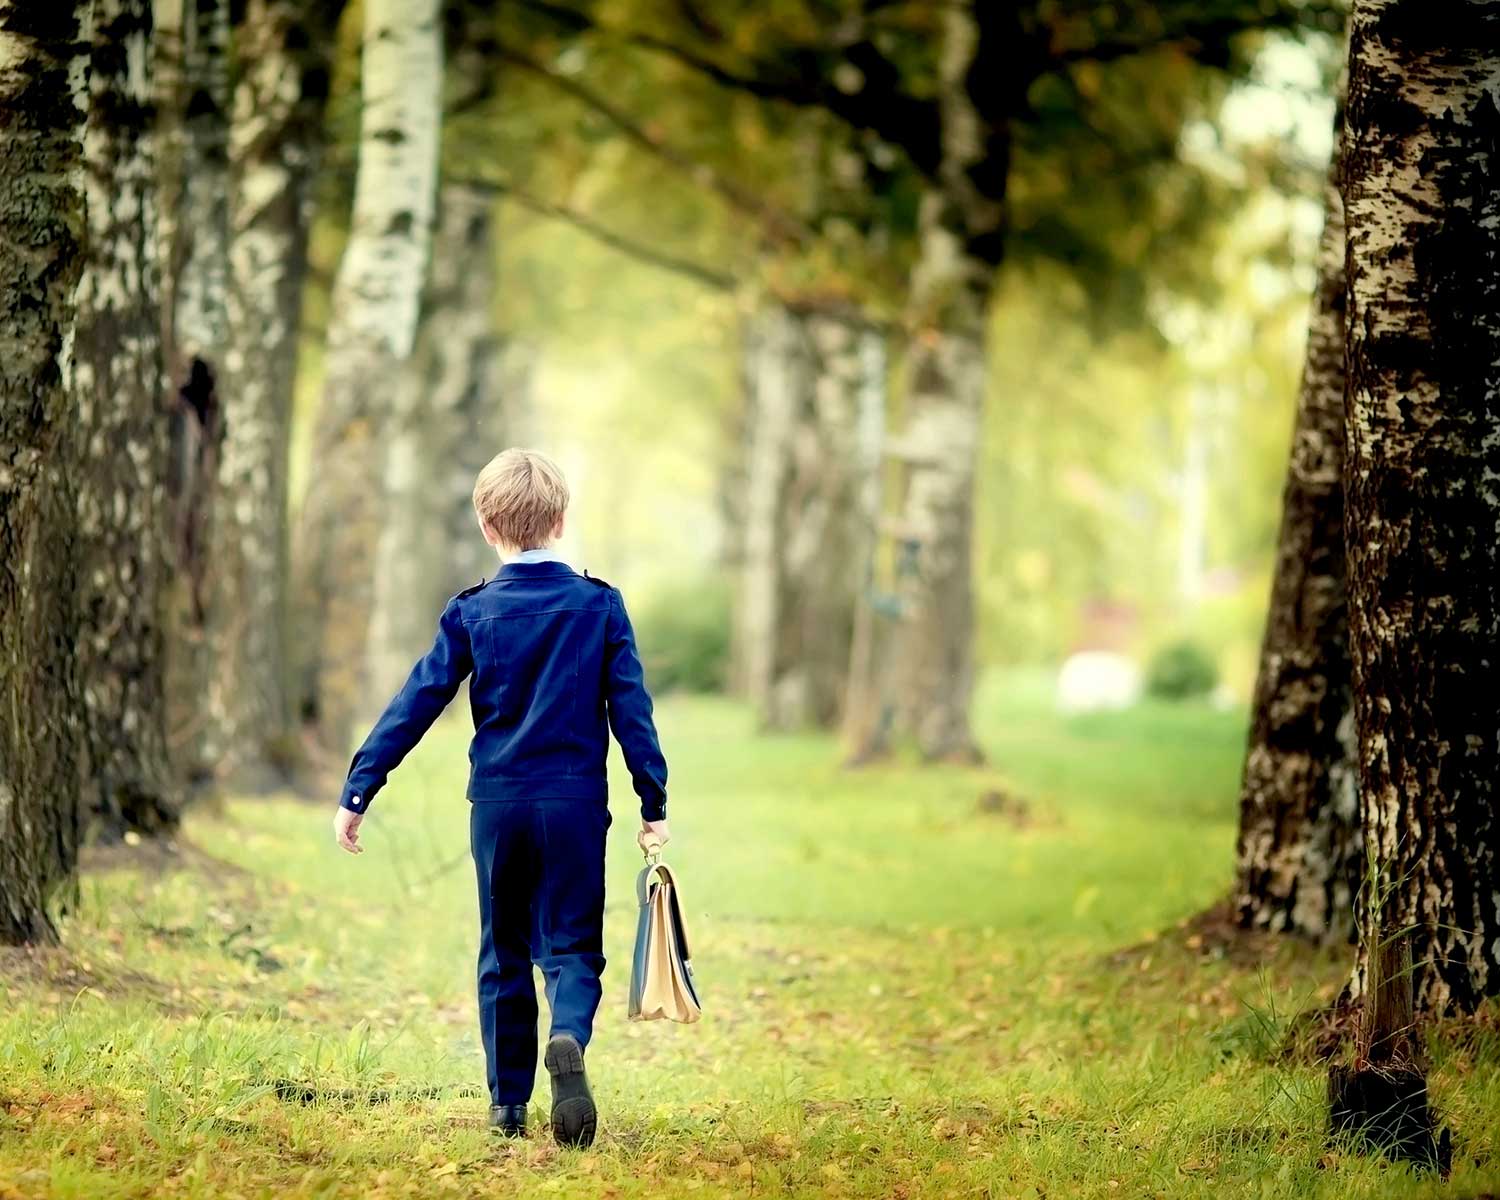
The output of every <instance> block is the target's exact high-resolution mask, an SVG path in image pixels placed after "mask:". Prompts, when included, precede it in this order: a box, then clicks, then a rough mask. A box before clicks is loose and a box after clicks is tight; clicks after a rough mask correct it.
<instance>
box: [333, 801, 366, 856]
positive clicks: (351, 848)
mask: <svg viewBox="0 0 1500 1200" xmlns="http://www.w3.org/2000/svg"><path fill="white" fill-rule="evenodd" d="M364 819H365V815H364V813H357V812H350V811H349V810H348V809H347V808H340V809H338V811H337V812H335V813H334V816H333V837H334V840H335V841H337V842H338V844H339V845H340V846H341V847H342V848H343V849H345V850H347V851H348V852H349V853H350V854H363V853H364V852H365V848H364V847H363V846H361V845H360V844H359V823H360V822H361V821H363V820H364Z"/></svg>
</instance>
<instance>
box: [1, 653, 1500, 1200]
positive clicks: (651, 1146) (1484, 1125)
mask: <svg viewBox="0 0 1500 1200" xmlns="http://www.w3.org/2000/svg"><path fill="white" fill-rule="evenodd" d="M980 712H981V714H982V720H981V733H982V736H983V737H984V739H985V742H986V746H987V748H988V749H989V750H990V751H991V753H992V755H993V757H994V761H995V762H996V763H997V764H1000V765H1001V767H1002V768H1003V770H1002V771H1000V772H995V771H963V770H957V769H953V770H948V769H944V770H936V771H920V770H916V769H914V768H911V767H909V766H905V765H901V764H897V765H893V766H890V767H886V768H882V769H880V770H878V771H872V772H867V773H861V774H856V775H848V774H843V773H840V772H838V771H837V770H836V769H835V768H834V765H833V762H834V760H833V751H832V747H831V745H830V743H828V742H827V741H826V740H824V739H822V738H816V737H807V738H777V739H766V738H758V737H755V736H754V735H753V734H752V731H751V729H750V726H749V722H748V719H747V718H746V716H745V714H744V713H743V712H742V711H741V710H740V709H738V708H736V707H735V706H733V705H729V704H725V703H721V702H715V701H705V700H673V701H669V702H667V703H665V704H664V705H662V710H661V717H662V726H663V735H664V741H665V743H666V745H667V748H668V753H669V756H670V759H671V762H672V766H673V782H674V787H673V796H674V810H673V824H674V829H675V831H676V834H677V842H676V843H675V844H674V846H673V848H672V849H673V851H674V853H673V854H672V858H673V861H674V863H676V864H677V866H678V867H679V869H680V873H681V874H682V875H683V877H684V887H685V890H686V895H687V899H688V901H689V904H690V908H691V911H692V912H693V914H694V922H693V933H694V935H695V950H696V953H695V965H696V966H697V968H698V971H699V976H700V979H701V981H702V985H703V990H704V995H705V999H706V1003H707V1007H708V1016H707V1018H706V1019H705V1021H704V1023H703V1024H702V1025H700V1026H697V1027H693V1028H686V1029H684V1028H678V1027H673V1026H657V1025H652V1026H637V1025H630V1024H628V1023H627V1022H626V1021H625V1020H624V1016H623V1013H624V991H623V989H624V984H625V979H624V975H625V973H626V972H625V969H624V968H623V967H622V964H623V963H624V962H625V959H626V955H627V953H628V946H629V940H630V936H631V931H632V926H633V920H634V912H633V896H632V893H631V880H632V873H633V870H634V865H635V864H634V850H633V846H632V845H631V838H630V837H629V832H630V829H631V827H632V821H631V817H630V813H629V808H628V805H626V804H625V803H624V802H623V797H621V796H617V797H616V807H615V811H616V819H617V829H616V836H615V837H614V838H613V839H612V841H613V843H614V844H613V846H612V848H611V867H610V869H611V875H610V900H609V908H608V914H607V933H606V941H607V949H608V950H609V952H610V954H611V957H612V959H613V964H614V965H613V966H612V967H611V969H610V971H609V972H608V974H607V977H606V994H605V1002H604V1009H603V1011H602V1013H601V1018H600V1022H599V1031H598V1034H597V1036H596V1040H595V1043H594V1047H593V1049H592V1050H591V1064H592V1071H593V1074H594V1076H595V1080H596V1090H597V1092H598V1093H599V1096H600V1100H601V1107H602V1109H603V1114H604V1129H603V1133H602V1135H601V1140H600V1143H599V1144H598V1145H597V1146H596V1147H595V1148H594V1149H593V1150H592V1151H589V1152H586V1153H577V1152H568V1153H562V1152H559V1151H558V1150H556V1149H555V1148H554V1147H553V1146H552V1145H551V1144H550V1142H548V1141H547V1140H546V1139H545V1138H544V1137H542V1136H539V1135H534V1136H533V1137H532V1138H530V1139H528V1140H527V1141H526V1142H524V1143H522V1144H518V1145H504V1146H497V1145H495V1144H494V1143H492V1142H490V1141H489V1140H488V1139H487V1136H486V1134H485V1132H484V1128H483V1115H484V1105H485V1103H486V1101H485V1098H484V1097H483V1096H482V1094H481V1089H480V1087H479V1086H478V1085H479V1084H480V1083H481V1081H482V1065H481V1060H480V1056H479V1048H478V1042H477V1036H476V1033H475V1029H474V1017H473V999H472V966H471V964H472V959H473V954H474V946H473V940H474V927H475V915H474V897H473V895H472V891H473V882H472V876H471V874H470V869H469V864H468V860H467V857H466V853H465V850H466V844H467V843H466V837H467V811H466V805H465V804H464V801H463V799H462V788H463V765H464V763H463V745H464V740H465V736H464V730H463V729H462V728H461V726H460V725H459V724H457V723H450V724H448V725H446V726H444V727H443V728H441V729H440V730H439V731H437V732H436V733H435V735H434V737H433V738H432V739H431V741H430V742H429V744H428V745H426V746H424V747H423V748H422V750H421V751H420V752H419V754H418V755H417V757H416V758H415V759H414V760H413V762H412V763H411V764H409V765H408V766H407V767H406V768H403V770H402V772H401V773H400V775H399V777H398V779H397V780H396V781H395V782H393V784H392V786H391V788H390V790H389V791H388V792H387V793H386V794H385V795H384V796H383V797H382V798H381V800H380V801H379V802H378V804H377V806H376V810H375V814H374V815H373V816H372V817H371V819H370V821H369V822H367V833H366V840H367V841H368V844H369V852H368V853H367V854H365V855H363V856H362V857H361V858H359V859H349V858H347V857H345V856H342V855H339V854H337V852H336V851H335V850H334V849H333V847H332V845H331V842H330V840H329V838H328V836H327V825H328V819H329V816H330V811H329V810H328V808H326V807H317V808H313V807H309V806H305V805H299V804H296V803H293V802H290V801H280V802H243V803H234V804H231V805H230V806H229V808H228V810H227V812H226V813H224V814H222V815H220V816H216V817H208V816H200V817H196V818H195V819H193V820H192V821H191V822H190V825H189V829H188V838H189V840H190V842H191V844H192V846H194V847H196V848H197V852H194V851H190V852H189V853H187V854H185V855H184V856H183V864H182V865H181V866H178V867H174V868H173V869H170V870H166V871H158V870H153V869H151V868H150V866H149V864H148V865H146V866H142V865H139V864H134V865H131V866H129V867H128V868H127V869H115V870H96V871H94V872H91V873H90V874H89V875H87V876H86V877H85V880H84V883H83V887H82V890H81V895H80V897H79V904H78V906H77V909H76V911H75V912H74V914H73V915H72V916H71V918H70V919H69V922H68V925H67V929H66V938H67V943H68V950H67V952H66V953H65V954H52V955H31V956H24V955H10V956H8V957H7V958H5V959H4V960H3V963H0V966H3V969H4V971H5V975H4V977H3V980H0V989H3V997H0V1003H3V1007H0V1197H9V1196H27V1197H30V1196H77V1197H90V1198H93V1197H111V1196H122V1197H123V1196H157V1195H161V1196H202V1197H222V1196H403V1195H410V1196H449V1195H451V1196H460V1195H475V1194H483V1195H497V1196H498V1195H514V1194H537V1195H564V1196H569V1195H571V1196H620V1197H624V1196H643V1197H644V1196H662V1195H667V1196H678V1195H683V1194H687V1193H689V1192H691V1193H696V1194H703V1195H718V1194H734V1195H741V1194H744V1195H749V1194H755V1195H820V1196H821V1195H835V1196H871V1197H887V1196H895V1197H908V1196H925V1195H934V1196H967V1195H980V1196H996V1197H1000V1196H1005V1197H1010V1196H1017V1197H1026V1196H1034V1197H1068V1198H1071V1197H1093V1196H1099V1197H1116V1196H1203V1197H1236V1196H1247V1197H1263V1196H1267V1197H1280V1196H1318V1197H1330V1198H1332V1197H1351V1196H1352V1197H1361V1196H1364V1197H1387V1196H1427V1195H1432V1196H1437V1195H1443V1196H1475V1195H1478V1194H1481V1193H1483V1192H1485V1191H1487V1190H1496V1189H1500V1168H1497V1167H1495V1166H1493V1165H1484V1160H1486V1159H1487V1158H1488V1154H1489V1151H1490V1149H1491V1144H1492V1143H1493V1142H1494V1141H1495V1139H1496V1134H1497V1132H1500V1072H1497V1070H1496V1068H1497V1066H1500V1033H1497V1031H1496V1026H1497V1022H1496V1021H1495V1020H1494V1019H1493V1014H1491V1016H1490V1019H1489V1020H1488V1021H1487V1022H1484V1023H1481V1025H1479V1026H1477V1027H1476V1026H1470V1027H1466V1028H1464V1029H1457V1028H1454V1029H1446V1030H1439V1031H1437V1033H1436V1035H1435V1037H1434V1039H1433V1042H1434V1045H1433V1050H1434V1058H1435V1061H1436V1071H1435V1075H1434V1088H1435V1092H1436V1099H1437V1103H1438V1104H1439V1107H1440V1109H1441V1110H1442V1111H1443V1112H1444V1113H1445V1114H1446V1116H1447V1118H1448V1120H1449V1121H1450V1123H1452V1124H1453V1125H1454V1127H1455V1133H1456V1140H1457V1144H1458V1149H1459V1154H1458V1155H1457V1165H1456V1168H1455V1177H1454V1180H1453V1181H1452V1183H1450V1184H1449V1185H1447V1187H1446V1188H1445V1187H1442V1186H1440V1185H1438V1184H1437V1183H1436V1182H1433V1181H1423V1180H1420V1179H1417V1178H1415V1177H1413V1176H1411V1175H1410V1174H1409V1173H1408V1172H1407V1171H1406V1169H1404V1168H1389V1167H1385V1166H1382V1165H1381V1164H1379V1163H1377V1162H1370V1161H1368V1160H1361V1159H1355V1158H1351V1157H1347V1156H1345V1155H1343V1154H1341V1153H1339V1152H1336V1151H1329V1150H1328V1149H1326V1148H1325V1147H1324V1146H1323V1144H1322V1139H1321V1135H1320V1130H1321V1094H1322V1079H1323V1074H1322V1069H1321V1067H1319V1066H1318V1065H1316V1064H1311V1063H1299V1062H1288V1061H1282V1060H1280V1059H1279V1058H1278V1056H1277V1046H1278V1044H1279V1042H1280V1040H1281V1035H1282V1033H1283V1031H1284V1029H1285V1026H1286V1023H1287V1021H1288V1020H1289V1018H1290V1017H1291V1016H1292V1015H1294V1014H1295V1013H1296V1012H1298V1011H1301V1010H1302V1009H1305V1008H1307V1007H1309V1006H1310V1005H1313V1004H1316V1003H1317V1002H1318V1001H1319V1000H1320V999H1323V998H1327V997H1328V996H1330V995H1332V993H1333V991H1334V989H1335V988H1336V987H1337V984H1338V982H1339V979H1340V975H1341V970H1342V956H1341V955H1339V954H1332V955H1319V954H1315V953H1312V952H1310V951H1305V950H1298V949H1296V948H1290V947H1277V948H1269V949H1268V948H1264V947H1263V948H1260V949H1265V950H1267V953H1268V954H1269V956H1270V957H1269V958H1268V960H1267V961H1265V962H1261V961H1260V960H1259V958H1258V957H1257V956H1256V955H1255V954H1245V953H1241V952H1235V953H1230V954H1226V953H1225V952H1224V951H1223V949H1222V948H1221V947H1218V946H1216V945H1215V944H1214V942H1213V939H1212V938H1211V937H1210V938H1208V939H1204V938H1202V937H1199V936H1197V935H1191V934H1188V933H1186V932H1184V931H1181V930H1177V929H1176V928H1175V926H1176V924H1177V922H1179V921H1180V920H1182V919H1183V918H1185V917H1187V916H1189V915H1191V914H1193V913H1195V912H1197V911H1199V910H1201V909H1202V908H1204V907H1205V906H1206V905H1208V904H1209V903H1210V902H1211V901H1213V900H1214V899H1215V898H1216V896H1218V895H1219V894H1220V893H1221V892H1222V891H1223V889H1224V888H1225V886H1226V884H1227V880H1228V870H1229V861H1230V853H1231V850H1232V842H1233V832H1234V831H1233V815H1234V814H1233V804H1232V797H1233V794H1234V784H1235V775H1236V772H1237V770H1238V757H1239V746H1240V726H1239V719H1238V717H1237V716H1236V715H1234V714H1216V713H1210V712H1203V711H1196V710H1176V711H1174V710H1170V709H1146V710H1144V711H1141V712H1137V713H1133V714H1131V715H1129V716H1122V717H1110V718H1103V717H1101V718H1092V719H1089V720H1085V721H1074V722H1063V721H1061V720H1059V719H1058V718H1056V717H1055V716H1053V715H1052V714H1051V713H1050V712H1049V711H1048V709H1047V706H1046V703H1045V696H1044V694H1043V693H1042V691H1041V689H1040V688H1039V686H1038V685H1037V684H1036V683H1034V682H1028V681H1027V680H1025V679H1024V678H1023V679H1015V678H1012V679H1009V680H996V681H994V683H993V685H992V686H990V687H989V689H988V691H987V693H986V695H985V696H984V697H983V698H982V702H981V705H980ZM996 792H998V793H1000V794H1001V795H1003V796H1005V797H1011V796H1019V797H1022V798H1024V801H1025V805H1026V807H1025V812H1024V814H1022V815H1019V816H1018V815H1017V814H1016V813H1015V812H1014V811H1012V810H1011V808H1010V806H1009V805H1008V804H1007V803H1004V802H1001V803H998V804H997V803H996V802H995V800H994V799H993V794H994V793H996ZM986 797H990V798H988V799H986ZM330 805H331V800H330ZM200 852H201V853H200ZM1250 949H1252V950H1254V949H1256V948H1253V947H1252V948H1250ZM543 1095H544V1085H543V1087H539V1089H538V1096H539V1097H541V1096H543ZM1476 1160H1479V1161H1476Z"/></svg>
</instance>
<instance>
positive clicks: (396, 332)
mask: <svg viewBox="0 0 1500 1200" xmlns="http://www.w3.org/2000/svg"><path fill="white" fill-rule="evenodd" d="M363 46H364V50H363V60H362V63H361V69H360V80H361V82H360V90H361V96H362V98H363V109H362V111H361V116H360V146H359V168H358V174H357V176H356V179H355V186H354V209H353V213H352V218H351V223H350V232H349V241H348V244H347V245H346V247H345V249H344V255H343V258H342V260H341V261H340V263H339V269H338V275H337V277H336V279H335V280H334V287H333V297H332V312H333V316H332V320H331V322H330V325H329V329H328V349H327V356H326V360H325V364H326V365H325V379H324V386H323V398H322V403H321V405H320V407H319V410H318V418H317V426H316V429H315V431H314V436H313V462H314V469H313V472H312V477H311V481H310V483H309V486H308V490H307V495H306V497H305V499H304V501H303V510H302V516H301V521H300V526H299V530H298V544H297V572H298V583H297V602H298V604H299V607H300V612H299V613H298V620H299V621H300V622H301V632H300V639H299V645H298V647H297V650H298V653H299V655H300V662H301V663H302V666H301V671H300V678H299V681H298V682H299V688H300V690H301V691H302V693H303V705H304V710H305V713H306V715H308V716H310V717H312V718H313V719H314V720H315V721H316V724H317V726H318V730H319V735H320V738H321V741H322V742H323V744H324V745H325V746H326V747H327V748H329V749H330V750H331V751H333V752H334V753H342V751H343V750H344V747H345V743H346V742H347V741H348V738H349V734H350V726H351V723H352V720H353V716H354V713H355V712H356V711H357V709H358V708H359V706H360V705H361V704H362V703H363V692H364V689H365V686H366V679H365V676H366V667H367V663H366V639H367V636H368V632H369V621H370V610H371V605H372V603H373V596H374V569H373V558H374V555H375V552H376V547H377V545H378V542H379V538H380V530H381V526H382V522H383V520H384V518H385V481H384V472H383V470H382V466H383V463H384V453H385V444H384V439H385V437H386V435H387V433H388V431H389V428H390V416H391V412H392V408H393V405H394V403H395V395H396V388H397V386H398V381H399V373H400V366H401V364H402V363H403V362H404V361H405V359H406V357H407V356H408V354H410V352H411V347H412V340H413V338H414V336H415V333H416V325H417V311H418V304H419V300H420V296H421V291H422V282H423V277H424V274H425V270H426V265H427V255H428V247H429V241H430V238H431V224H432V209H433V193H434V189H435V184H436V175H437V151H438V134H439V124H440V122H439V106H440V101H441V94H440V93H441V75H442V45H441V36H440V28H439V25H438V4H437V0H370V2H369V3H368V4H367V5H366V7H365V10H364V41H363Z"/></svg>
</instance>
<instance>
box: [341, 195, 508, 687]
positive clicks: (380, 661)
mask: <svg viewBox="0 0 1500 1200" xmlns="http://www.w3.org/2000/svg"><path fill="white" fill-rule="evenodd" d="M494 207H495V194H494V192H493V191H492V190H491V189H489V188H486V187H483V186H480V185H476V184H471V183H460V182H451V181H450V182H447V183H445V184H444V185H443V186H442V190H441V192H440V194H439V205H438V213H439V215H438V223H437V231H436V233H435V235H434V238H433V246H432V263H431V267H430V269H429V272H428V281H427V289H426V296H425V299H424V303H423V312H422V323H421V327H420V329H419V330H418V332H417V341H416V348H415V350H414V351H413V353H412V356H411V359H410V361H409V362H408V363H407V365H406V369H405V371H403V372H402V378H401V390H400V396H399V397H398V400H397V404H396V410H395V414H394V426H393V429H392V432H391V434H390V437H389V438H388V440H387V450H386V482H387V486H388V487H389V491H390V495H389V502H388V505H387V512H388V514H389V515H388V516H387V518H386V521H385V523H384V525H383V526H382V528H381V532H380V541H379V549H378V551H377V554H376V570H375V605H374V610H373V613H372V615H371V618H370V641H369V659H370V689H369V696H368V699H369V701H370V702H371V704H372V706H373V705H376V704H380V703H383V702H384V699H385V698H386V697H388V696H389V695H390V694H391V693H393V692H394V691H395V690H396V689H397V688H398V687H399V686H400V685H401V682H402V680H404V679H405V678H406V673H407V672H408V671H409V670H410V669H411V664H412V662H413V661H414V660H415V659H416V657H417V656H418V655H420V654H421V653H422V652H423V651H425V650H426V649H427V647H428V645H430V644H431V641H432V632H433V629H434V628H435V627H436V623H437V616H438V614H439V613H440V612H441V611H442V607H443V604H444V603H445V602H446V601H447V599H448V598H449V597H450V596H452V595H453V593H454V592H456V591H458V590H459V589H461V588H465V587H469V586H472V585H473V584H475V583H477V582H478V581H479V580H480V579H481V578H483V577H484V576H485V575H488V574H492V573H493V571H494V569H495V565H496V560H495V557H494V553H493V551H491V550H490V549H489V548H488V546H487V545H486V544H485V542H484V539H483V537H482V536H481V535H480V532H479V528H478V524H477V522H476V521H475V519H474V510H473V504H472V501H471V496H472V494H473V489H474V479H475V477H476V476H477V475H478V474H479V470H480V468H481V467H483V466H484V464H485V463H486V462H488V461H489V460H490V458H492V457H493V456H494V455H495V454H497V453H499V451H500V450H502V449H504V447H505V445H506V444H507V441H508V440H509V441H513V440H514V438H513V437H512V436H511V430H510V422H509V420H508V410H509V408H510V406H511V405H512V403H513V402H515V401H518V400H519V397H517V396H513V395H512V393H511V392H510V391H509V390H508V388H507V386H506V385H507V384H508V383H512V382H513V383H515V384H516V385H518V386H519V387H524V386H525V385H526V383H527V382H528V381H526V380H525V379H524V378H519V379H516V378H512V379H511V380H507V379H506V378H504V377H503V375H502V370H501V368H502V356H501V344H500V339H499V337H498V336H497V335H496V333H495V318H494V301H495V245H494Z"/></svg>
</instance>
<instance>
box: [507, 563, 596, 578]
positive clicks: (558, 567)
mask: <svg viewBox="0 0 1500 1200" xmlns="http://www.w3.org/2000/svg"><path fill="white" fill-rule="evenodd" d="M576 574H578V572H577V571H575V570H573V568H572V567H570V566H568V564H567V563H565V562H559V561H558V560H556V559H553V560H550V561H548V562H508V563H506V564H504V565H503V566H502V567H501V568H500V571H499V573H498V574H497V575H496V576H495V578H496V579H544V578H546V577H547V576H549V575H576Z"/></svg>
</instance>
